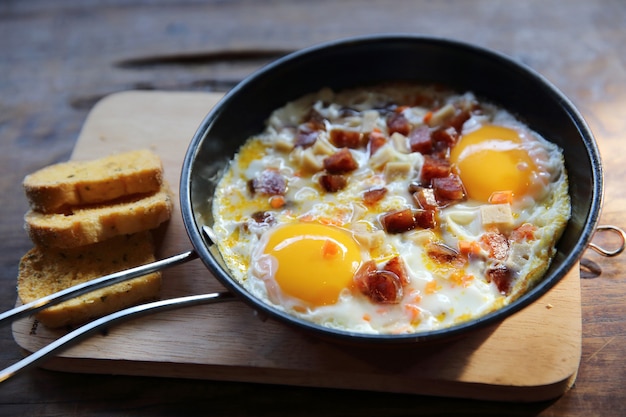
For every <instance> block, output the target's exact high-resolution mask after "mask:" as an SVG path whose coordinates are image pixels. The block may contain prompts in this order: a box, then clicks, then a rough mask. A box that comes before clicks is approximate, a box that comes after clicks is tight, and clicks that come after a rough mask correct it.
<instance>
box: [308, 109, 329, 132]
mask: <svg viewBox="0 0 626 417" xmlns="http://www.w3.org/2000/svg"><path fill="white" fill-rule="evenodd" d="M325 121H326V118H325V117H324V116H322V115H321V113H320V112H318V111H317V110H316V109H314V108H312V109H311V111H310V112H309V114H308V116H307V121H306V124H307V125H308V126H309V128H310V129H311V130H326V122H325Z"/></svg>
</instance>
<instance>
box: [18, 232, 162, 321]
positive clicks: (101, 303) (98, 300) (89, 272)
mask: <svg viewBox="0 0 626 417" xmlns="http://www.w3.org/2000/svg"><path fill="white" fill-rule="evenodd" d="M154 260H155V258H154V244H153V242H152V236H151V233H150V232H149V231H144V232H140V233H135V234H132V235H120V236H116V237H114V238H111V239H109V240H106V241H104V242H100V243H96V244H92V245H87V246H81V247H76V248H71V249H60V248H51V247H42V246H35V247H34V248H32V249H31V250H30V251H29V252H27V253H26V254H25V255H24V256H23V257H22V259H21V260H20V264H19V272H18V285H17V288H18V295H19V298H20V300H21V301H22V302H23V303H28V302H31V301H34V300H36V299H38V298H41V297H44V296H47V295H49V294H53V293H55V292H57V291H60V290H62V289H65V288H68V287H71V286H73V285H77V284H80V283H82V282H86V281H88V280H91V279H95V278H99V277H101V276H104V275H108V274H112V273H114V272H119V271H121V270H124V269H128V268H133V267H136V266H139V265H143V264H146V263H149V262H154ZM160 289H161V273H160V272H155V273H151V274H147V275H144V276H141V277H138V278H134V279H132V280H129V281H126V282H121V283H118V284H115V285H112V286H109V287H106V288H101V289H99V290H96V291H93V292H91V293H87V294H83V295H81V296H80V297H76V298H73V299H71V300H67V301H64V302H63V303H61V304H58V305H56V306H52V307H49V308H47V309H45V310H42V311H40V312H39V313H37V314H36V318H37V320H39V321H40V322H41V323H42V324H44V325H45V326H47V327H51V328H57V327H64V326H75V325H79V324H82V323H84V322H86V321H88V320H91V319H93V318H96V317H100V316H103V315H106V314H109V313H112V312H115V311H118V310H121V309H123V308H126V307H129V306H131V305H135V304H138V303H140V302H144V301H148V300H151V299H155V298H158V296H159V292H160Z"/></svg>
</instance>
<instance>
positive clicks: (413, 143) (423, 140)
mask: <svg viewBox="0 0 626 417" xmlns="http://www.w3.org/2000/svg"><path fill="white" fill-rule="evenodd" d="M409 146H410V147H411V152H419V153H421V154H427V153H430V151H432V149H433V141H432V140H431V137H430V129H429V128H428V126H425V125H424V126H419V127H417V128H415V129H413V131H412V132H411V133H410V134H409Z"/></svg>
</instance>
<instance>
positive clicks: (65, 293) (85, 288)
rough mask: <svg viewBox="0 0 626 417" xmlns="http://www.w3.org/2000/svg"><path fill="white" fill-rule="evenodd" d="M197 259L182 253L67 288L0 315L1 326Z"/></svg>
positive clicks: (195, 254) (191, 254) (192, 254)
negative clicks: (89, 293) (92, 292)
mask: <svg viewBox="0 0 626 417" xmlns="http://www.w3.org/2000/svg"><path fill="white" fill-rule="evenodd" d="M196 258H198V254H197V253H196V252H195V251H188V252H184V253H180V254H178V255H174V256H170V257H169V258H165V259H161V260H159V261H156V262H151V263H149V264H145V265H141V266H138V267H135V268H130V269H126V270H124V271H120V272H115V273H113V274H109V275H105V276H103V277H100V278H96V279H93V280H91V281H87V282H83V283H81V284H78V285H75V286H73V287H70V288H66V289H64V290H61V291H59V292H56V293H54V294H50V295H48V296H46V297H42V298H39V299H37V300H35V301H31V302H30V303H27V304H23V305H21V306H19V307H15V308H14V309H12V310H9V311H5V312H4V313H2V314H0V325H1V324H3V323H4V322H5V321H8V320H17V319H19V318H22V317H25V316H28V315H31V314H34V313H36V312H38V311H40V310H43V309H44V308H47V307H51V306H53V305H55V304H59V303H61V302H63V301H65V300H68V299H70V298H74V297H78V296H79V295H82V294H86V293H88V292H91V291H95V290H97V289H100V288H103V287H107V286H109V285H113V284H117V283H119V282H124V281H128V280H130V279H133V278H137V277H140V276H142V275H146V274H151V273H153V272H156V271H160V270H162V269H165V268H169V267H172V266H175V265H179V264H182V263H185V262H188V261H191V260H193V259H196Z"/></svg>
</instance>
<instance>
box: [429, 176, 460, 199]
mask: <svg viewBox="0 0 626 417" xmlns="http://www.w3.org/2000/svg"><path fill="white" fill-rule="evenodd" d="M432 184H433V191H434V193H435V198H436V199H437V201H438V202H439V204H442V203H447V202H451V201H462V200H464V199H465V188H464V187H463V183H462V182H461V179H460V178H459V177H458V176H457V175H455V174H450V175H448V176H447V177H442V178H433V180H432Z"/></svg>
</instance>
